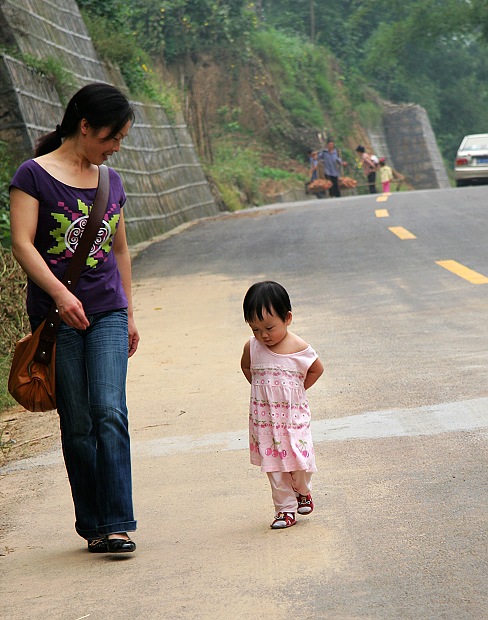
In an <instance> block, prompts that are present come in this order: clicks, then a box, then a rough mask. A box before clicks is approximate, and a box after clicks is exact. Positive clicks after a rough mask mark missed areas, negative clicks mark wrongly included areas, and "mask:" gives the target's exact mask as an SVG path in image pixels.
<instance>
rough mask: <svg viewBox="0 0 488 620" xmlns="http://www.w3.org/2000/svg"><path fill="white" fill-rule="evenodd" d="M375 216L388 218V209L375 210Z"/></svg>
mask: <svg viewBox="0 0 488 620" xmlns="http://www.w3.org/2000/svg"><path fill="white" fill-rule="evenodd" d="M375 215H376V217H390V214H389V213H388V209H376V211H375Z"/></svg>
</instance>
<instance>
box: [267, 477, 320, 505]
mask: <svg viewBox="0 0 488 620" xmlns="http://www.w3.org/2000/svg"><path fill="white" fill-rule="evenodd" d="M267 474H268V478H269V483H270V485H271V495H272V497H273V503H274V506H275V510H276V514H278V513H279V512H296V511H297V507H298V504H297V493H300V495H308V494H309V493H311V491H312V472H308V471H290V472H287V471H269V472H267Z"/></svg>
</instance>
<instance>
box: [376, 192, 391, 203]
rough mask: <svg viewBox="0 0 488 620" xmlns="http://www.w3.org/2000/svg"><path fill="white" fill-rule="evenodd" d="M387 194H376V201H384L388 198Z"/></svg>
mask: <svg viewBox="0 0 488 620" xmlns="http://www.w3.org/2000/svg"><path fill="white" fill-rule="evenodd" d="M388 195H389V194H382V195H381V196H378V198H377V199H376V202H386V201H387V200H388Z"/></svg>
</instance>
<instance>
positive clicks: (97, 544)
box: [88, 538, 108, 553]
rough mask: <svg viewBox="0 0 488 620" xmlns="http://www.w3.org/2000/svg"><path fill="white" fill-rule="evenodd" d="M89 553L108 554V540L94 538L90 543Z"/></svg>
mask: <svg viewBox="0 0 488 620" xmlns="http://www.w3.org/2000/svg"><path fill="white" fill-rule="evenodd" d="M88 551H89V552H90V553H108V545H107V539H106V538H93V539H92V540H89V541H88Z"/></svg>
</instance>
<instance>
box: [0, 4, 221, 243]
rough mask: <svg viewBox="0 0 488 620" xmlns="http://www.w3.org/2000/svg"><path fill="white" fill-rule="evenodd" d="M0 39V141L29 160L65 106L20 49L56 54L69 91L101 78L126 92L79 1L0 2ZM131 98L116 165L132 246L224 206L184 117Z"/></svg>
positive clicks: (37, 55)
mask: <svg viewBox="0 0 488 620" xmlns="http://www.w3.org/2000/svg"><path fill="white" fill-rule="evenodd" d="M0 45H4V46H8V47H9V49H11V50H12V54H2V55H0V139H1V140H5V141H6V142H8V143H9V144H10V145H11V146H12V149H14V150H17V151H18V152H19V153H20V154H22V155H24V157H25V158H27V157H31V156H32V150H33V147H34V144H35V141H36V140H37V138H38V137H39V136H41V135H42V134H45V133H48V132H50V131H53V130H54V128H55V126H56V124H57V123H60V122H61V118H62V115H63V111H64V105H63V103H62V102H61V98H60V93H58V92H57V90H56V88H55V85H54V84H53V83H52V82H51V81H50V80H49V79H48V78H47V77H46V76H43V75H41V74H40V73H39V72H38V71H36V70H34V69H32V68H30V67H29V66H27V65H26V63H24V62H22V61H21V60H19V59H18V57H17V55H19V56H20V55H22V54H24V55H30V56H33V57H35V58H39V59H46V58H54V59H56V60H57V61H58V62H59V63H60V64H61V65H62V66H64V67H65V68H67V69H68V70H69V71H70V72H71V74H72V76H73V80H74V82H75V86H74V87H73V88H72V89H71V91H72V92H68V93H67V95H68V96H71V95H72V94H73V93H74V92H75V91H76V90H77V89H78V88H80V87H81V86H83V85H85V84H88V83H90V82H96V81H101V82H106V83H110V84H114V85H115V86H117V87H118V88H120V89H121V90H124V91H126V92H127V88H126V85H125V83H124V81H123V79H122V76H121V75H120V72H119V71H118V70H116V69H114V68H113V67H110V66H108V65H107V64H106V63H103V62H102V61H101V60H100V59H99V58H98V56H97V53H96V51H95V48H94V47H93V44H92V42H91V40H90V37H89V35H88V32H87V30H86V27H85V24H84V22H83V19H82V17H81V14H80V12H79V9H78V6H77V4H76V2H75V1H74V0H0ZM14 56H15V57H14ZM132 103H133V105H134V107H135V110H136V122H135V124H134V126H133V127H132V129H131V132H130V134H129V136H128V138H127V139H126V140H124V145H123V148H122V149H121V151H120V152H119V153H118V154H117V155H114V157H113V158H112V159H111V165H112V166H113V167H114V168H115V169H116V170H118V171H119V172H120V173H121V175H122V178H123V180H124V185H125V189H126V193H127V195H128V203H127V208H126V212H125V221H126V224H127V236H128V239H129V243H130V244H131V245H134V244H136V243H139V242H142V241H146V240H148V239H150V238H151V237H154V236H157V235H159V234H161V233H164V232H167V231H168V230H171V229H172V228H174V227H176V226H178V225H180V224H182V223H184V222H187V221H189V220H192V219H195V218H199V217H203V216H207V215H213V214H215V213H218V211H219V209H218V207H217V205H216V203H215V200H214V198H213V195H212V193H211V190H210V187H209V184H208V182H207V180H206V177H205V175H204V173H203V170H202V167H201V165H200V163H199V161H198V157H197V155H196V152H195V149H194V146H193V143H192V140H191V137H190V134H189V132H188V129H187V127H186V125H185V123H184V122H183V119H182V118H181V119H178V120H177V121H176V122H170V120H169V119H168V117H167V115H166V113H165V111H164V109H163V108H162V107H161V106H157V105H150V104H149V105H148V104H143V103H140V102H132Z"/></svg>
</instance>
